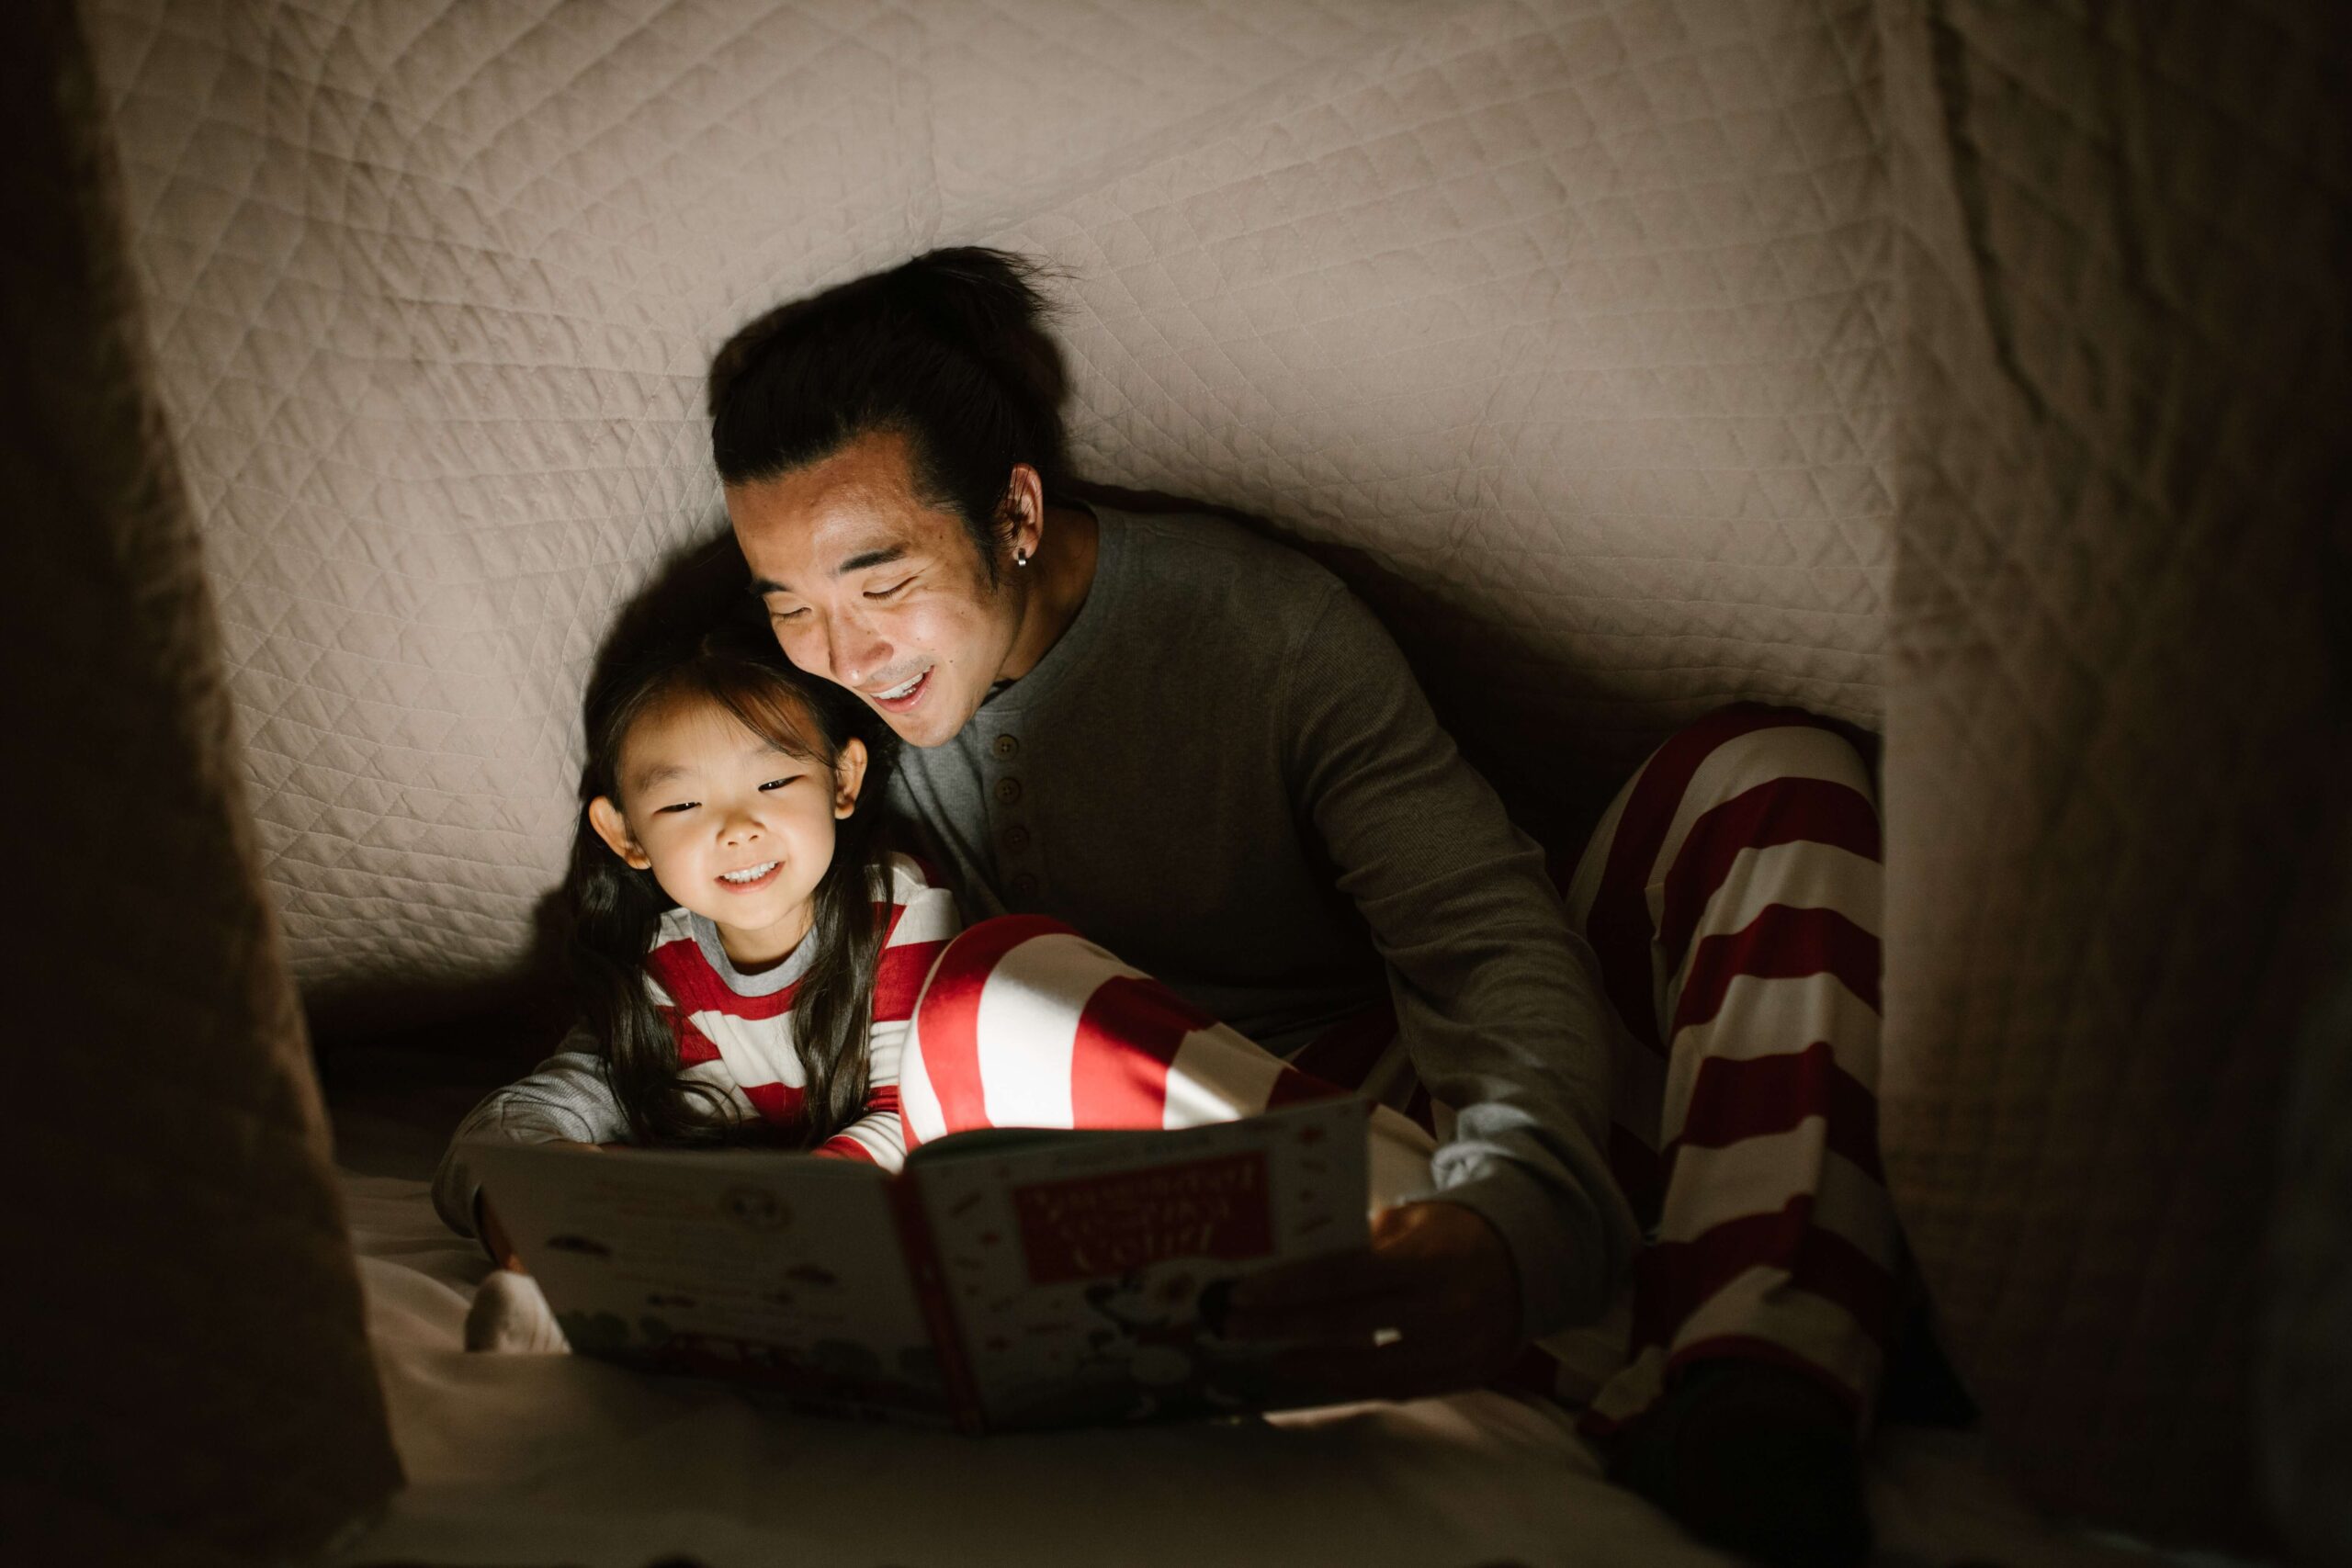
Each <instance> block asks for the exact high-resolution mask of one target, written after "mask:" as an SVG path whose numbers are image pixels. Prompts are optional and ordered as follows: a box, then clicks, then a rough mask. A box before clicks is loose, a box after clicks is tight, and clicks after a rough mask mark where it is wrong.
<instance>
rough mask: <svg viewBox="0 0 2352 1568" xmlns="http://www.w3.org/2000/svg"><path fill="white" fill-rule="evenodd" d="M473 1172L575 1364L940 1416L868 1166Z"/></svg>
mask: <svg viewBox="0 0 2352 1568" xmlns="http://www.w3.org/2000/svg"><path fill="white" fill-rule="evenodd" d="M467 1158H468V1159H469V1160H470V1161H471V1162H472V1163H473V1168H474V1169H475V1170H476V1172H477V1173H479V1175H480V1176H481V1181H482V1186H483V1190H484V1191H485V1192H487V1193H488V1194H489V1197H490V1201H491V1202H492V1204H493V1205H495V1207H496V1208H497V1211H498V1216H499V1219H500V1221H501V1222H502V1223H503V1224H504V1225H505V1226H506V1229H507V1233H508V1235H510V1236H512V1237H513V1239H514V1242H515V1250H516V1251H517V1252H519V1253H521V1254H522V1257H523V1261H524V1263H525V1264H526V1266H527V1267H528V1268H529V1269H530V1271H531V1273H532V1274H533V1275H534V1276H535V1277H536V1278H537V1280H538V1281H539V1284H540V1287H541V1288H542V1289H543V1290H544V1291H545V1292H547V1297H548V1303H549V1304H551V1305H552V1306H553V1307H554V1308H555V1313H556V1320H557V1321H558V1322H559V1323H560V1324H561V1325H562V1326H563V1331H564V1336H565V1337H566V1338H568V1339H570V1340H571V1347H572V1348H573V1349H574V1350H576V1351H579V1352H581V1353H582V1354H586V1355H594V1356H602V1357H605V1358H607V1359H615V1360H621V1361H627V1362H628V1363H630V1364H632V1365H636V1366H639V1367H643V1368H645V1369H647V1370H649V1371H663V1372H689V1373H696V1374H701V1375H706V1376H713V1377H723V1378H727V1379H729V1380H730V1381H733V1382H744V1383H750V1384H752V1385H754V1386H757V1387H760V1388H762V1389H765V1390H768V1391H771V1392H773V1393H775V1394H777V1395H779V1396H781V1397H782V1398H783V1399H785V1400H786V1402H788V1403H790V1404H796V1405H799V1406H803V1407H807V1408H812V1409H819V1410H826V1411H832V1412H840V1413H855V1414H872V1415H883V1416H903V1417H908V1418H915V1419H928V1420H942V1421H944V1420H945V1419H946V1416H947V1410H948V1401H947V1395H946V1392H945V1385H944V1377H943V1374H942V1370H941V1367H940V1364H939V1359H938V1355H937V1353H936V1351H935V1350H933V1347H932V1342H931V1335H930V1333H929V1331H928V1329H927V1328H926V1326H925V1322H924V1317H923V1313H922V1306H921V1303H919V1302H918V1300H917V1298H916V1294H915V1290H914V1286H913V1284H912V1282H911V1280H910V1275H909V1271H908V1268H907V1263H906V1259H905V1257H904V1255H903V1254H902V1252H901V1251H900V1247H899V1236H898V1230H897V1226H896V1224H895V1222H894V1219H893V1215H892V1212H891V1186H890V1179H889V1178H888V1176H886V1175H885V1174H884V1173H883V1172H881V1171H880V1170H877V1169H876V1168H874V1167H872V1166H867V1165H859V1164H855V1163H853V1162H851V1161H848V1160H838V1159H816V1158H811V1157H809V1156H806V1155H793V1154H777V1153H766V1152H741V1151H727V1152H718V1151H694V1150H645V1149H628V1150H614V1151H594V1150H586V1149H575V1148H560V1147H548V1146H542V1145H515V1144H487V1143H473V1144H469V1145H467Z"/></svg>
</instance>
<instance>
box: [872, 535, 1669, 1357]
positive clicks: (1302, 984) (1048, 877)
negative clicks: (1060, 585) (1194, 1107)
mask: <svg viewBox="0 0 2352 1568" xmlns="http://www.w3.org/2000/svg"><path fill="white" fill-rule="evenodd" d="M1094 510H1095V512H1096V514H1097V515H1098V517H1099V518H1100V519H1101V523H1102V528H1101V546H1100V551H1099V556H1098V559H1097V563H1096V567H1095V574H1094V581H1093V585H1092V587H1091V589H1090V591H1089V592H1088V595H1087V598H1086V602H1085V604H1083V606H1082V607H1081V608H1080V611H1079V613H1078V615H1077V617H1076V619H1075V620H1074V621H1073V622H1072V623H1071V625H1070V626H1069V629H1068V630H1067V631H1066V632H1065V633H1064V634H1063V635H1062V637H1061V638H1060V640H1059V641H1057V643H1056V644H1055V645H1054V646H1053V648H1052V649H1049V650H1048V651H1047V652H1046V656H1045V658H1044V659H1043V660H1040V661H1039V662H1038V664H1037V666H1036V667H1035V669H1034V670H1032V671H1030V672H1029V673H1028V674H1026V675H1024V676H1023V677H1022V678H1021V679H1020V680H1019V681H1017V682H1012V684H1010V685H1007V686H1004V687H1002V688H1000V690H999V691H998V692H997V693H996V694H993V695H992V696H991V697H990V698H989V700H988V701H987V702H986V703H984V704H983V705H981V707H980V710H979V712H978V714H977V715H976V716H974V717H973V719H972V721H971V722H970V723H969V724H967V725H966V726H965V728H964V729H963V730H962V732H961V733H959V734H958V735H957V736H956V739H953V740H951V741H949V742H948V743H947V744H945V745H944V746H939V747H935V748H931V749H928V750H915V749H913V748H909V749H907V750H904V751H903V752H902V753H901V755H900V761H899V771H898V773H897V775H896V777H895V778H894V779H893V780H892V783H891V786H890V796H889V799H890V801H891V804H892V806H893V807H894V809H895V810H896V811H897V812H898V813H899V815H901V816H902V817H903V818H905V819H906V820H907V822H908V824H909V825H910V828H911V830H912V831H911V836H912V838H913V839H914V840H915V843H916V847H918V848H920V849H921V850H922V852H925V853H927V854H928V855H930V856H931V857H932V858H933V860H934V861H935V862H937V863H939V865H940V866H941V867H942V869H943V870H944V873H945V874H946V875H947V876H948V878H949V879H950V881H951V882H952V883H953V885H954V886H955V887H956V892H957V895H958V897H959V899H960V901H961V902H962V904H963V907H964V910H965V913H966V914H967V917H969V918H971V919H981V918H985V917H988V916H992V915H998V914H1004V913H1008V912H1018V913H1035V914H1045V915H1050V916H1052V917H1054V918H1056V919H1061V920H1065V921H1068V922H1069V924H1070V925H1072V926H1074V927H1076V928H1077V929H1078V930H1079V931H1082V932H1083V933H1085V934H1086V935H1087V936H1088V937H1089V938H1090V939H1091V940H1093V941H1094V942H1099V943H1101V944H1102V945H1103V946H1104V947H1106V948H1108V949H1109V950H1110V951H1111V952H1113V953H1116V954H1118V955H1119V956H1120V957H1121V958H1123V959H1125V961H1126V962H1127V963H1129V964H1134V965H1135V966H1136V967H1137V968H1139V969H1142V970H1143V971H1145V972H1146V973H1148V974H1150V975H1153V976H1157V977H1158V978H1159V979H1160V980H1161V981H1163V982H1165V983H1166V984H1167V985H1168V986H1170V987H1171V988H1173V989H1174V990H1176V991H1177V992H1178V993H1179V994H1181V995H1182V996H1183V997H1185V998H1187V999H1189V1000H1191V1001H1192V1002H1193V1003H1194V1004H1195V1005H1197V1006H1199V1007H1200V1008H1202V1009H1203V1010H1205V1011H1207V1012H1209V1013H1211V1014H1213V1015H1215V1016H1216V1017H1219V1018H1221V1019H1223V1020H1225V1021H1227V1022H1228V1023H1230V1024H1232V1025H1233V1026H1234V1027H1235V1028H1236V1029H1238V1030H1239V1031H1240V1032H1242V1033H1244V1034H1247V1035H1249V1036H1250V1038H1252V1039H1254V1040H1256V1041H1258V1042H1259V1043H1261V1044H1263V1045H1265V1046H1267V1047H1268V1048H1269V1049H1271V1050H1273V1051H1275V1052H1277V1053H1280V1054H1285V1055H1287V1054H1289V1053H1290V1052H1292V1051H1295V1050H1296V1049H1297V1048H1298V1047H1299V1046H1301V1045H1303V1044H1304V1043H1306V1041H1307V1040H1309V1039H1311V1038H1313V1037H1314V1036H1315V1035H1316V1034H1317V1032H1320V1031H1321V1030H1322V1029H1323V1028H1325V1027H1327V1026H1328V1025H1329V1024H1330V1023H1332V1022H1334V1021H1337V1020H1339V1019H1340V1018H1343V1017H1345V1016H1347V1015H1348V1014H1350V1013H1351V1012H1354V1011H1356V1010H1360V1009H1362V1008H1363V1007H1365V1006H1366V1005H1368V1004H1370V1003H1373V1002H1374V1001H1376V1000H1377V999H1378V998H1379V997H1380V996H1381V994H1382V992H1383V989H1384V987H1385V991H1386V994H1387V995H1388V997H1389V998H1390V999H1391V1000H1392V1001H1393V1003H1394V1005H1395V1008H1396V1011H1397V1023H1398V1028H1399V1031H1400V1033H1401V1035H1402V1038H1403V1040H1404V1042H1405V1045H1406V1049H1407V1051H1408V1054H1409V1055H1410V1056H1411V1058H1412V1061H1413V1065H1414V1067H1415V1068H1416V1070H1417V1071H1418V1073H1419V1077H1420V1079H1421V1081H1422V1083H1423V1084H1425V1085H1426V1086H1427V1087H1428V1089H1429V1091H1430V1094H1431V1095H1433V1096H1434V1097H1435V1098H1436V1099H1438V1100H1441V1101H1442V1102H1443V1103H1445V1104H1447V1105H1449V1106H1453V1107H1454V1108H1456V1111H1457V1115H1456V1118H1455V1121H1454V1123H1453V1134H1452V1137H1451V1138H1450V1140H1449V1141H1448V1142H1447V1143H1446V1144H1445V1145H1443V1146H1442V1148H1440V1149H1439V1151H1438V1154H1437V1156H1436V1159H1435V1162H1434V1182H1435V1190H1434V1191H1433V1192H1432V1193H1431V1194H1430V1195H1431V1196H1442V1197H1443V1198H1445V1199H1446V1200H1447V1201H1452V1202H1457V1203H1461V1204H1463V1205H1464V1206H1466V1207H1469V1208H1471V1209H1473V1210H1475V1211H1476V1212H1477V1213H1479V1214H1481V1215H1482V1216H1483V1217H1485V1218H1486V1219H1487V1221H1488V1222H1489V1223H1490V1224H1493V1225H1494V1227H1495V1229H1496V1230H1497V1231H1498V1233H1500V1235H1502V1237H1503V1239H1504V1241H1505V1242H1506V1244H1507V1245H1508V1246H1509V1247H1510V1251H1511V1255H1512V1258H1513V1260H1514V1262H1515V1263H1516V1264H1517V1267H1518V1270H1519V1278H1520V1282H1521V1309H1522V1326H1523V1328H1524V1329H1525V1331H1526V1332H1527V1333H1528V1334H1530V1335H1531V1336H1532V1335H1539V1334H1544V1333H1549V1332H1551V1331H1553V1330H1555V1329H1556V1328H1559V1327H1562V1326H1564V1325H1567V1324H1570V1323H1574V1322H1581V1321H1584V1320H1587V1319H1589V1318H1591V1317H1594V1316H1597V1315H1598V1314H1600V1312H1601V1311H1602V1310H1603V1309H1604V1308H1605V1307H1606V1306H1607V1305H1608V1303H1609V1302H1610V1300H1611V1296H1612V1295H1613V1293H1614V1292H1615V1290H1616V1288H1617V1286H1618V1284H1619V1283H1620V1281H1621V1280H1622V1279H1623V1274H1624V1270H1625V1268H1626V1265H1627V1260H1628V1258H1629V1256H1630V1253H1631V1250H1632V1246H1633V1242H1634V1224H1633V1221H1632V1218H1631V1216H1630V1214H1629V1213H1627V1211H1626V1209H1625V1206H1624V1203H1623V1199H1622V1198H1621V1197H1620V1196H1619V1195H1618V1192H1617V1189H1616V1185H1615V1183H1614V1182H1613V1181H1612V1180H1611V1178H1610V1175H1609V1173H1608V1169H1607V1167H1606V1165H1605V1163H1604V1161H1603V1159H1602V1156H1601V1152H1600V1151H1601V1149H1602V1147H1603V1146H1604V1145H1603V1140H1604V1138H1605V1136H1606V1132H1607V1118H1608V1107H1609V1071H1610V1068H1609V1061H1610V1046H1609V1031H1611V1029H1613V1028H1614V1027H1616V1026H1615V1025H1614V1023H1613V1022H1612V1017H1613V1015H1612V1014H1611V1012H1610V1011H1609V1008H1608V1004H1607V1002H1606V1001H1605V1000H1604V999H1603V996H1602V991H1601V987H1600V981H1599V978H1598V972H1597V969H1596V966H1595V964H1594V963H1593V960H1592V956H1591V953H1590V951H1589V949H1588V948H1587V947H1586V946H1585V944H1584V942H1582V941H1581V940H1580V939H1579V938H1578V937H1577V936H1576V934H1575V933H1574V932H1573V931H1571V930H1570V929H1569V927H1568V924H1567V919H1566V915H1565V913H1564V912H1563V910H1562V908H1561V906H1560V902H1559V899H1558V897H1557V896H1556V895H1555V892H1554V890H1553V888H1552V886H1551V885H1550V883H1549V881H1548V880H1547V878H1546V877H1545V875H1544V866H1543V861H1542V856H1541V853H1540V852H1539V851H1538V850H1537V848H1536V846H1535V845H1534V844H1533V843H1532V841H1531V840H1528V838H1527V837H1526V836H1525V835H1524V834H1522V833H1521V832H1520V831H1519V830H1518V829H1516V828H1514V827H1513V826H1512V825H1511V823H1510V820H1509V819H1508V818H1506V817H1505V815H1504V812H1503V808H1502V805H1501V803H1500V801H1499V800H1498V799H1497V798H1496V795H1495V794H1494V791H1493V790H1492V789H1491V788H1490V787H1489V786H1488V785H1487V782H1486V781H1485V780H1484V779H1483V778H1481V777H1480V776H1479V775H1478V774H1477V773H1476V772H1475V771H1473V770H1472V769H1471V767H1470V766H1469V764H1468V763H1467V762H1465V761H1463V759H1462V757H1461V754H1460V753H1459V752H1458V751H1457V750H1455V748H1454V745H1453V741H1452V739H1449V738H1448V737H1447V735H1446V734H1445V732H1444V730H1442V728H1439V726H1438V723H1437V719H1436V716H1435V715H1434V714H1433V713H1432V712H1431V711H1430V705H1429V702H1428V700H1427V698H1425V697H1424V696H1423V695H1422V693H1421V690H1420V687H1419V683H1418V682H1416V681H1415V680H1414V678H1413V674H1412V671H1411V670H1410V669H1409V668H1408V666H1407V664H1406V663H1405V660H1404V658H1403V656H1402V655H1401V654H1400V653H1399V652H1398V651H1397V646H1396V643H1395V642H1394V641H1393V640H1392V639H1391V638H1390V637H1389V636H1388V634H1387V632H1386V631H1385V630H1384V629H1383V628H1382V626H1380V624H1379V622H1378V621H1376V620H1375V619H1374V617H1373V615H1372V614H1371V612H1370V611H1368V610H1367V609H1365V608H1364V606H1363V604H1362V603H1360V602H1359V601H1358V600H1357V599H1356V598H1355V596H1354V595H1353V594H1351V593H1350V592H1348V591H1347V589H1346V588H1345V587H1343V586H1342V585H1341V584H1340V581H1339V580H1338V579H1337V578H1335V577H1333V576H1331V574H1330V573H1329V572H1328V571H1326V570H1323V569H1322V568H1321V567H1319V566H1317V565H1316V564H1315V563H1314V562H1312V561H1309V560H1308V559H1306V558H1305V557H1304V556H1301V555H1299V554H1297V553H1296V552H1295V551H1292V550H1288V549H1284V548H1283V547H1281V546H1279V545H1275V544H1272V543H1270V542H1267V541H1265V540H1261V539H1260V538H1258V537H1256V536H1253V535H1251V534H1250V533H1249V532H1248V531H1246V530H1244V529H1242V528H1240V527H1238V526H1236V525H1233V524H1230V523H1227V522H1224V521H1222V520H1219V519H1216V518H1211V517H1202V516H1181V517H1156V516H1155V517H1145V516H1137V515H1135V514H1132V513H1123V512H1120V511H1117V510H1115V509H1112V508H1108V507H1096V508H1095V509H1094Z"/></svg>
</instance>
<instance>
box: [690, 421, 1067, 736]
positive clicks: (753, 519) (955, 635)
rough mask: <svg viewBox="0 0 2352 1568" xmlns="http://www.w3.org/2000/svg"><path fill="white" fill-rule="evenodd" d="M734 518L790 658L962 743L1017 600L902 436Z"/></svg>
mask: <svg viewBox="0 0 2352 1568" xmlns="http://www.w3.org/2000/svg"><path fill="white" fill-rule="evenodd" d="M727 515H728V518H729V521H731V522H732V523H733V524H734V525H735V539H736V542H737V543H738V544H739V545H740V546H741V547H742V550H743V558H744V559H745V560H746V561H748V562H750V563H751V568H752V586H753V588H754V589H755V590H756V591H757V592H759V593H760V595H761V597H762V599H763V601H764V602H765V603H766V604H767V610H768V620H769V624H770V625H771V626H774V627H775V640H776V642H777V644H778V645H779V646H781V647H782V648H783V649H784V654H785V657H786V658H787V659H789V660H792V662H793V663H795V664H797V665H798V666H799V667H800V668H801V669H803V670H806V671H809V673H810V674H812V675H821V676H823V677H824V678H825V679H826V680H828V681H831V682H834V683H835V684H836V685H842V686H846V687H848V688H849V689H850V690H851V691H853V692H855V693H856V694H858V695H859V696H861V697H863V698H864V699H865V702H866V703H867V705H870V706H871V707H872V708H873V709H874V711H875V712H876V713H878V714H880V715H881V716H882V717H883V719H884V721H885V722H886V723H888V725H889V726H890V728H892V729H894V730H896V731H897V732H898V734H899V738H900V739H903V740H905V741H906V742H907V743H908V744H909V745H910V746H938V745H943V744H944V743H945V742H946V741H948V740H950V739H954V738H955V736H956V731H958V730H960V729H962V728H964V725H965V723H966V722H967V720H969V719H970V718H971V716H972V715H973V714H975V713H977V712H978V711H979V706H980V703H981V701H982V700H983V699H984V698H986V697H987V695H988V694H989V686H990V685H992V684H993V683H994V682H995V681H996V678H997V672H998V671H1000V670H1001V669H1002V668H1003V666H1004V663H1005V660H1006V659H1007V657H1008V656H1009V655H1010V654H1011V653H1012V643H1013V637H1014V634H1015V633H1016V632H1017V631H1018V629H1019V626H1020V609H1019V604H1018V601H1017V600H1016V599H1015V598H1014V597H1013V596H1012V595H1011V594H1008V593H1005V592H1001V591H1000V590H999V588H998V587H997V585H996V584H995V583H993V582H991V581H989V571H988V568H987V566H986V564H985V563H984V562H983V561H982V559H981V558H980V552H979V549H978V547H977V546H976V545H975V544H974V543H973V541H972V536H971V535H970V534H969V533H968V532H967V531H966V529H965V526H964V521H963V519H962V518H960V517H958V516H957V515H956V513H953V512H949V511H945V510H944V509H941V508H939V507H935V506H933V505H931V504H930V503H928V502H925V501H924V500H923V499H922V497H921V496H919V495H918V494H916V492H915V487H914V474H913V470H912V468H911V466H910V462H909V454H908V450H907V443H906V438H905V437H903V436H900V435H897V434H869V435H862V436H860V437H858V438H857V439H856V440H854V441H852V442H851V443H849V444H848V445H847V446H843V447H842V449H841V450H840V451H838V452H836V453H834V454H833V455H832V456H831V457H825V458H822V459H820V460H819V461H817V462H814V463H811V464H809V466H808V467H806V468H796V469H794V470H793V471H791V472H790V473H787V474H785V475H782V476H780V477H779V478H776V479H765V480H761V481H759V482H756V483H752V484H742V485H730V486H729V487H728V490H727Z"/></svg>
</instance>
